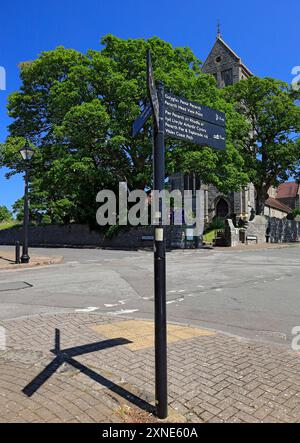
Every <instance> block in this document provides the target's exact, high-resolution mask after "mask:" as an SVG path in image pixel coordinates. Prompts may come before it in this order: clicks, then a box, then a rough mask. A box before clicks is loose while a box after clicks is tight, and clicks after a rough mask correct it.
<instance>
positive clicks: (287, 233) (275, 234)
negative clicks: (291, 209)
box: [268, 217, 300, 243]
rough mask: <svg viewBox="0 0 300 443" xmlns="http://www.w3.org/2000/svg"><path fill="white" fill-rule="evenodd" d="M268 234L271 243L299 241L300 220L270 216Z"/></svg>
mask: <svg viewBox="0 0 300 443" xmlns="http://www.w3.org/2000/svg"><path fill="white" fill-rule="evenodd" d="M268 234H269V236H270V240H269V241H270V242H271V243H290V242H299V241H300V221H296V220H287V219H279V218H275V217H272V218H269V223H268Z"/></svg>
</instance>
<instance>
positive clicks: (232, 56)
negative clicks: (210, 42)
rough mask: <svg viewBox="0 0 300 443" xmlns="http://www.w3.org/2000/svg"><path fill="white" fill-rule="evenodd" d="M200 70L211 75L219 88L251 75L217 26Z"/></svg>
mask: <svg viewBox="0 0 300 443" xmlns="http://www.w3.org/2000/svg"><path fill="white" fill-rule="evenodd" d="M202 71H203V72H204V73H205V74H211V75H213V76H214V77H215V79H216V82H217V85H218V87H219V88H224V87H225V86H230V85H233V84H234V83H237V82H239V81H240V80H243V79H246V78H249V77H252V76H253V74H252V72H251V71H250V69H248V68H247V67H246V66H245V65H244V64H243V63H242V60H241V58H240V57H239V56H238V55H237V54H236V53H235V52H234V51H233V50H232V49H231V48H230V47H229V46H228V45H227V43H225V41H224V40H223V39H222V36H221V32H220V27H218V33H217V38H216V41H215V44H214V46H213V48H212V50H211V51H210V53H209V55H208V57H207V59H206V60H205V62H204V64H203V68H202Z"/></svg>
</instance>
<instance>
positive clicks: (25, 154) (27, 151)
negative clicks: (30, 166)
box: [19, 141, 34, 161]
mask: <svg viewBox="0 0 300 443" xmlns="http://www.w3.org/2000/svg"><path fill="white" fill-rule="evenodd" d="M19 152H20V154H21V155H22V158H23V160H25V161H29V160H31V159H32V157H33V155H34V149H32V148H31V147H30V146H29V143H28V141H27V142H26V143H25V146H23V148H22V149H20V151H19Z"/></svg>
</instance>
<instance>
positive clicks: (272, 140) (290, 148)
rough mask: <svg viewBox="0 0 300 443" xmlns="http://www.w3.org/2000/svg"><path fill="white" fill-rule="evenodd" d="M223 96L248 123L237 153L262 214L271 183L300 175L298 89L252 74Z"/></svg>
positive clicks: (225, 91) (226, 91)
mask: <svg viewBox="0 0 300 443" xmlns="http://www.w3.org/2000/svg"><path fill="white" fill-rule="evenodd" d="M223 95H224V98H225V99H226V100H228V101H230V102H231V103H233V104H234V106H235V109H236V111H237V112H239V113H240V115H243V116H244V117H246V119H247V121H248V124H249V129H250V131H249V132H248V133H246V134H244V136H243V138H242V139H241V143H240V145H239V152H240V155H241V156H242V157H243V159H244V165H245V169H246V172H247V174H248V176H249V178H250V180H251V181H252V182H253V183H254V185H255V188H256V193H257V207H256V212H257V213H258V214H262V213H263V207H264V201H265V199H266V197H267V193H268V190H269V188H270V186H277V185H278V184H279V183H281V182H284V181H286V180H287V179H288V178H290V177H294V178H296V179H297V178H298V177H299V173H300V140H299V132H300V108H299V106H297V105H296V104H295V99H296V98H299V95H300V91H298V92H297V93H296V91H294V90H293V89H292V88H291V87H290V86H289V85H288V84H286V83H284V82H281V81H279V80H274V79H271V78H263V79H260V78H257V77H251V78H249V79H247V80H243V81H241V82H239V83H236V84H235V85H234V86H231V87H228V88H225V90H224V91H223ZM296 95H297V96H296Z"/></svg>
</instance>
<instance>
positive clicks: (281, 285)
mask: <svg viewBox="0 0 300 443" xmlns="http://www.w3.org/2000/svg"><path fill="white" fill-rule="evenodd" d="M4 248H5V247H2V246H1V249H4ZM7 249H8V247H7ZM30 252H31V254H37V255H47V256H51V255H63V256H64V257H65V261H64V263H63V264H60V265H51V266H45V267H39V268H35V269H30V268H29V269H21V270H13V271H0V319H7V318H16V317H20V316H24V315H25V316H26V315H31V314H38V313H47V312H51V313H53V312H63V311H66V312H70V311H71V312H74V311H81V310H89V311H91V312H93V311H94V312H99V313H100V312H101V313H106V314H109V315H113V316H120V317H137V318H152V317H153V254H152V253H151V252H143V251H134V252H129V251H109V250H95V249H31V251H30ZM299 269H300V246H299V245H295V246H293V247H288V248H284V249H268V250H257V251H241V252H238V251H232V250H222V251H217V250H214V251H209V250H198V251H196V250H191V251H173V252H171V253H168V254H167V304H168V305H167V308H168V319H169V320H172V321H177V322H180V323H188V324H193V325H197V326H206V327H209V328H212V329H216V330H219V331H223V332H228V333H232V334H235V335H238V336H240V337H245V338H255V339H259V340H263V341H272V342H276V343H282V344H284V345H287V346H290V343H291V338H292V335H291V330H292V328H293V327H294V326H297V325H300V272H299Z"/></svg>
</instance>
